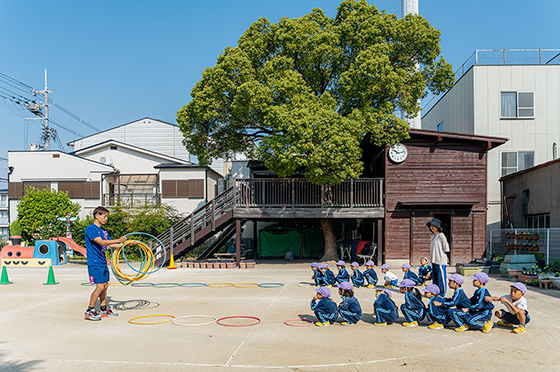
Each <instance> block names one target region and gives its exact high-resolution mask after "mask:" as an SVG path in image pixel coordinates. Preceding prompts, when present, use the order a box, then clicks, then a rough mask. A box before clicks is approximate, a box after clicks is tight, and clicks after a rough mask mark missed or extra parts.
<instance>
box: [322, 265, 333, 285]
mask: <svg viewBox="0 0 560 372" xmlns="http://www.w3.org/2000/svg"><path fill="white" fill-rule="evenodd" d="M319 270H320V271H321V274H322V276H321V277H320V278H319V279H320V280H319V285H324V286H325V287H329V288H330V287H332V286H333V285H334V283H335V282H336V278H335V277H334V273H333V272H332V271H331V270H330V269H329V265H327V264H326V263H322V264H321V265H320V266H319Z"/></svg>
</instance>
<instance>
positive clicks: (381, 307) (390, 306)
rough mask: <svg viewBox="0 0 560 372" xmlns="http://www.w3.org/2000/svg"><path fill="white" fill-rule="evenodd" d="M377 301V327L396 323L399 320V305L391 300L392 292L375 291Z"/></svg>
mask: <svg viewBox="0 0 560 372" xmlns="http://www.w3.org/2000/svg"><path fill="white" fill-rule="evenodd" d="M375 296H376V297H377V300H375V302H374V303H373V311H374V313H375V319H376V320H375V325H376V326H386V325H387V323H393V322H396V321H397V319H398V318H399V312H398V310H397V305H395V303H394V302H393V300H391V296H392V294H391V291H390V290H388V289H378V290H377V291H375Z"/></svg>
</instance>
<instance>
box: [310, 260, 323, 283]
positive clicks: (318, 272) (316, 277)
mask: <svg viewBox="0 0 560 372" xmlns="http://www.w3.org/2000/svg"><path fill="white" fill-rule="evenodd" d="M311 270H313V275H312V276H311V279H313V281H314V282H315V285H321V284H322V280H321V277H322V276H323V273H322V272H321V270H319V264H318V263H317V262H313V263H312V264H311Z"/></svg>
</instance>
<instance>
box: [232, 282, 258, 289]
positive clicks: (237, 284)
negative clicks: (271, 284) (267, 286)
mask: <svg viewBox="0 0 560 372" xmlns="http://www.w3.org/2000/svg"><path fill="white" fill-rule="evenodd" d="M233 286H234V287H237V288H251V287H258V286H259V284H258V283H235V284H234V285H233Z"/></svg>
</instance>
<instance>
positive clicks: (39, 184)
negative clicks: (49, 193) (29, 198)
mask: <svg viewBox="0 0 560 372" xmlns="http://www.w3.org/2000/svg"><path fill="white" fill-rule="evenodd" d="M32 187H33V188H34V189H37V190H45V189H50V187H51V184H50V183H47V182H24V184H23V191H24V194H25V191H26V190H27V189H30V188H32Z"/></svg>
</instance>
